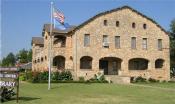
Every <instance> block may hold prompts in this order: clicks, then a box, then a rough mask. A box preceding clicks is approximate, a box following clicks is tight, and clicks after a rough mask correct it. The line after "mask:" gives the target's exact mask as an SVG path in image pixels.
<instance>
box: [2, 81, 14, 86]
mask: <svg viewBox="0 0 175 104" xmlns="http://www.w3.org/2000/svg"><path fill="white" fill-rule="evenodd" d="M0 86H1V87H6V86H8V87H14V86H15V82H11V81H0Z"/></svg>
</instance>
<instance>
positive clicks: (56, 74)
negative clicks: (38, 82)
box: [51, 72, 60, 80]
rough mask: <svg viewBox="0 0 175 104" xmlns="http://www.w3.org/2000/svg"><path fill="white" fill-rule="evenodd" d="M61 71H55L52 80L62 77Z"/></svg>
mask: <svg viewBox="0 0 175 104" xmlns="http://www.w3.org/2000/svg"><path fill="white" fill-rule="evenodd" d="M59 75H60V72H53V73H52V75H51V79H52V80H58V79H60V76H59Z"/></svg>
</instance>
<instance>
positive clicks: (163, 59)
mask: <svg viewBox="0 0 175 104" xmlns="http://www.w3.org/2000/svg"><path fill="white" fill-rule="evenodd" d="M50 26H51V25H50V24H45V25H44V26H43V32H42V37H33V39H32V49H33V64H32V65H33V66H32V70H33V71H43V70H48V63H49V56H48V55H49V54H48V52H51V61H52V65H51V66H52V71H61V70H70V71H71V72H72V73H73V76H74V78H75V79H78V78H79V77H84V78H85V79H88V78H92V77H93V76H94V74H99V73H101V74H104V75H105V76H106V77H107V78H109V79H111V80H113V81H115V79H116V78H118V79H119V80H122V81H123V80H127V79H128V78H130V77H137V76H142V77H145V78H154V79H159V80H169V79H170V74H169V73H170V72H169V70H170V66H169V63H170V58H169V36H168V33H167V32H166V31H165V30H164V29H163V28H162V27H161V26H160V25H158V24H157V23H156V22H155V21H154V20H152V19H151V18H149V17H147V16H145V15H143V14H141V13H139V12H138V11H136V10H134V9H132V8H131V7H128V6H123V7H121V8H117V9H113V10H109V11H106V12H102V13H99V14H97V15H96V16H94V17H92V18H90V19H89V20H87V21H85V22H84V23H82V24H80V25H79V26H71V27H70V28H69V29H66V30H59V29H53V32H52V34H51V36H50ZM49 42H51V43H52V46H51V48H49ZM50 49H51V51H49V50H50ZM120 78H121V79H120ZM118 79H116V80H118Z"/></svg>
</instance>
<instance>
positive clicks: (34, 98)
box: [19, 97, 41, 101]
mask: <svg viewBox="0 0 175 104" xmlns="http://www.w3.org/2000/svg"><path fill="white" fill-rule="evenodd" d="M37 99H41V98H36V97H19V100H23V101H31V100H37Z"/></svg>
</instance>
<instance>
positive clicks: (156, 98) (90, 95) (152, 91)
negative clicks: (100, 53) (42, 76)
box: [4, 83, 175, 104]
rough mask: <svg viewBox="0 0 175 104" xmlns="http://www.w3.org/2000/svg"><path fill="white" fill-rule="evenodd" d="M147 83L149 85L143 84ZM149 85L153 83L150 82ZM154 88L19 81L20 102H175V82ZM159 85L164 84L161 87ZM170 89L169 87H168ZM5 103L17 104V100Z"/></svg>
mask: <svg viewBox="0 0 175 104" xmlns="http://www.w3.org/2000/svg"><path fill="white" fill-rule="evenodd" d="M141 85H146V86H147V84H141ZM149 86H150V84H149ZM153 87H155V88H149V87H144V86H140V84H136V85H119V84H98V83H97V84H77V83H65V84H64V83H61V84H60V83H57V84H52V89H51V90H50V91H48V90H47V84H31V83H21V84H20V100H19V103H20V104H175V83H166V84H157V85H156V84H155V85H153ZM157 87H161V88H162V89H159V88H157ZM167 88H168V89H167ZM4 104H16V101H15V100H11V101H8V102H5V103H4Z"/></svg>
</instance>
